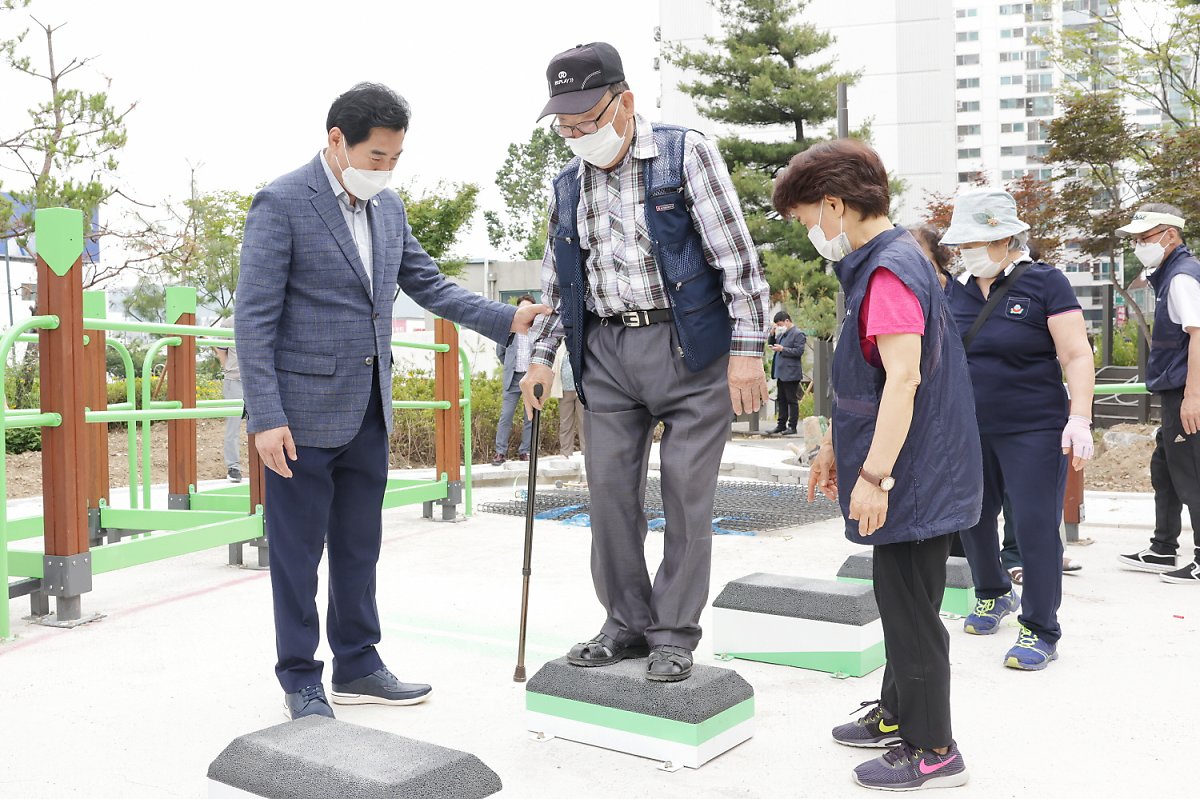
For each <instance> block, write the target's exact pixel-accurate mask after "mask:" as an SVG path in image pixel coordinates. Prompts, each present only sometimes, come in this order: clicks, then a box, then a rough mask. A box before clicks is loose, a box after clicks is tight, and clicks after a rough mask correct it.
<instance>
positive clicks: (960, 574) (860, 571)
mask: <svg viewBox="0 0 1200 799" xmlns="http://www.w3.org/2000/svg"><path fill="white" fill-rule="evenodd" d="M874 554H875V550H874V549H868V550H867V551H866V552H858V553H855V554H853V555H851V556H850V557H848V558H846V562H845V563H843V564H842V568H840V569H838V573H837V576H838V577H849V578H852V579H855V580H870V579H871V575H872V567H873V564H874V559H873V555H874ZM974 586H975V581H974V579H973V578H972V577H971V566H970V564H968V563H967V559H966V558H955V557H952V558H947V559H946V587H947V588H973V587H974Z"/></svg>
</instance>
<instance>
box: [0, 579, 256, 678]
mask: <svg viewBox="0 0 1200 799" xmlns="http://www.w3.org/2000/svg"><path fill="white" fill-rule="evenodd" d="M268 576H270V572H268V571H261V572H255V573H254V574H249V575H246V576H244V577H238V578H236V579H233V580H226V581H225V582H223V583H218V584H217V585H210V586H209V587H207V588H198V589H196V590H195V591H188V592H187V593H184V594H176V595H175V596H172V597H168V598H166V599H159V600H155V601H153V602H144V603H142V604H140V605H134V606H133V607H131V608H127V609H125V610H119V611H116V612H114V613H106V614H105V617H106V618H112V619H118V618H124V617H126V616H132V615H134V614H135V613H141V612H142V611H144V610H150V609H151V608H158V607H162V606H163V605H170V604H171V603H173V602H182V601H183V600H185V599H192V598H194V597H198V596H204V595H205V594H211V593H214V592H216V591H222V590H224V589H226V588H232V587H233V586H235V585H241V584H242V583H248V582H250V581H252V580H261V579H263V578H264V577H268ZM49 640H51V636H50V635H39V636H38V637H36V638H27V639H25V640H23V641H17V642H16V643H11V644H0V657H3V656H5V655H7V654H10V653H12V652H16V651H17V650H19V649H24V648H25V647H28V646H33V645H34V644H38V643H41V642H43V641H49Z"/></svg>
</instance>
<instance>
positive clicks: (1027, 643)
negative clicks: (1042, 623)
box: [1004, 625, 1058, 671]
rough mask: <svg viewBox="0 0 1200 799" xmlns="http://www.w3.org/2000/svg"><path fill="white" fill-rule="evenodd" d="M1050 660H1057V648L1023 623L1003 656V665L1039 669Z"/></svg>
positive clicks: (1012, 667) (1025, 669) (1023, 669)
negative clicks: (1013, 642) (1014, 641)
mask: <svg viewBox="0 0 1200 799" xmlns="http://www.w3.org/2000/svg"><path fill="white" fill-rule="evenodd" d="M1052 660H1058V648H1057V647H1056V646H1055V645H1054V644H1052V643H1050V642H1049V641H1043V640H1042V639H1041V638H1039V637H1038V635H1037V633H1035V632H1033V631H1032V630H1030V629H1029V628H1028V627H1026V626H1025V625H1021V633H1020V635H1018V636H1017V642H1016V643H1015V644H1013V648H1012V649H1010V650H1008V654H1007V655H1005V656H1004V665H1005V666H1008V667H1009V668H1010V669H1021V670H1022V671H1041V670H1042V669H1044V668H1046V667H1047V666H1049V665H1050V661H1052Z"/></svg>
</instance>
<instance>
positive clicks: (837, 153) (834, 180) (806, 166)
mask: <svg viewBox="0 0 1200 799" xmlns="http://www.w3.org/2000/svg"><path fill="white" fill-rule="evenodd" d="M773 202H774V205H775V208H776V210H777V211H778V212H779V213H780V214H781V215H782V216H783V217H784V218H786V219H794V220H797V221H799V222H800V223H801V224H803V225H805V226H806V227H807V228H808V236H809V239H811V240H812V243H813V245H814V246H815V247H816V249H817V251H818V252H820V253H821V255H822V256H823V257H825V258H826V259H828V260H830V261H834V262H835V264H834V271H835V272H836V273H837V277H838V280H839V282H840V283H841V285H842V290H843V291H844V292H845V295H846V316H845V321H844V322H843V324H842V327H841V332H840V333H839V340H838V346H837V347H836V348H835V350H834V357H833V387H834V394H835V396H836V397H837V401H836V403H835V406H834V410H833V424H832V426H831V428H830V435H829V436H828V437H827V438H826V440H825V442H824V443H823V444H822V446H821V449H820V452H819V454H818V455H817V457H816V458H815V459H814V460H813V463H812V467H811V469H810V471H809V475H810V476H809V497H810V499H811V498H812V497H813V496H814V490H815V489H816V488H820V489H821V492H822V493H824V494H825V495H826V496H829V497H830V498H831V499H837V500H839V501H840V503H841V507H842V515H843V516H844V517H845V519H846V537H847V538H849V539H850V540H851V541H854V542H856V543H862V544H869V545H872V546H873V547H874V566H873V570H874V590H875V597H876V600H877V603H878V605H879V618H880V623H881V625H882V626H883V638H884V647H885V648H886V649H887V666H886V668H885V670H884V675H883V688H882V692H881V694H880V698H879V699H877V700H872V701H870V702H864V703H863V706H864V707H869V708H870V709H869V710H868V712H866V713H865V714H864V715H863V716H862V717H861V718H859V719H858V720H857V721H853V722H850V723H847V724H843V725H841V726H839V727H836V728H835V729H834V730H833V738H834V740H835V741H837V742H838V743H841V744H845V745H847V746H857V747H880V748H882V747H891V748H890V751H888V752H887V753H886V754H884V755H883V756H882V757H878V758H875V759H873V760H868V761H867V762H865V763H862V764H861V765H859V766H858V767H857V768H856V769H854V779H855V780H856V781H857V782H858V784H860V785H862V786H864V787H867V788H875V789H879V790H916V789H920V788H949V787H953V786H957V785H962V784H964V783H965V782H966V781H967V770H966V766H965V764H964V763H963V758H962V754H961V753H960V752H959V750H958V746H957V744H956V743H955V742H954V739H953V735H952V732H951V728H950V637H949V635H948V634H947V632H946V628H945V626H944V625H943V624H942V620H941V618H940V616H939V613H938V611H939V605H940V603H941V599H942V594H943V592H944V590H945V585H946V557H947V555H948V554H949V552H950V534H951V533H953V532H954V531H955V530H959V529H963V528H967V527H970V526H971V525H973V524H975V522H976V521H978V519H979V503H980V495H981V492H982V487H983V475H982V468H981V466H980V455H979V432H978V430H977V428H976V426H975V414H974V403H973V400H972V397H971V391H970V387H969V380H968V376H967V364H966V358H965V357H964V356H963V350H962V344H961V343H960V341H959V339H958V336H957V335H955V330H954V322H953V321H952V319H951V317H950V312H949V308H948V307H947V305H946V299H945V294H944V292H943V291H942V288H941V286H940V285H939V284H938V280H937V277H936V275H935V274H934V271H933V268H932V266H931V265H930V263H929V262H928V261H927V260H926V259H925V256H924V254H923V253H922V252H921V249H920V247H919V245H918V244H917V242H916V240H914V239H913V237H912V236H911V235H910V234H909V232H908V231H907V230H904V229H903V228H899V227H895V226H893V225H892V223H891V222H890V221H889V220H888V217H887V213H888V205H889V194H888V180H887V172H886V171H885V170H884V168H883V164H882V163H881V162H880V160H879V156H878V155H877V154H876V153H875V151H874V150H872V149H871V148H870V147H868V146H866V145H865V144H863V143H861V142H856V141H854V140H851V139H838V140H836V141H831V142H823V143H821V144H816V145H813V146H812V147H809V148H808V149H807V150H805V151H804V152H802V153H800V154H799V155H797V156H795V157H794V158H792V160H791V162H790V163H789V164H788V167H787V169H786V171H784V172H783V173H782V174H781V175H780V177H779V179H778V180H777V181H776V183H775V192H774V197H773ZM918 387H919V390H918Z"/></svg>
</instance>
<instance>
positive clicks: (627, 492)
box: [521, 42, 768, 682]
mask: <svg viewBox="0 0 1200 799" xmlns="http://www.w3.org/2000/svg"><path fill="white" fill-rule="evenodd" d="M546 81H547V84H548V86H549V90H550V101H549V102H548V103H547V104H546V107H545V108H543V109H542V113H541V116H542V117H546V116H549V115H554V116H555V120H554V125H553V127H554V130H555V131H557V132H558V134H559V135H561V136H562V137H563V138H565V139H566V140H567V145H568V146H569V147H570V148H571V150H572V151H573V152H574V153H575V155H576V157H575V158H574V159H573V160H572V161H571V162H570V163H569V164H568V165H567V167H566V169H564V170H563V171H562V173H560V174H559V176H558V177H557V178H556V179H555V181H554V194H553V196H552V198H551V201H550V225H549V236H550V238H549V242H548V244H547V246H546V256H545V259H544V261H543V263H542V292H543V293H542V297H543V302H545V303H546V304H547V305H549V306H550V307H551V308H553V309H554V313H552V314H551V315H549V316H547V317H545V318H544V319H543V321H542V323H540V324H538V325H536V326H535V327H534V328H533V330H532V332H531V336H532V338H533V342H534V344H533V356H532V359H531V363H530V366H529V371H528V373H527V374H526V376H525V379H524V380H523V381H522V383H521V387H522V390H523V391H524V392H525V402H526V405H527V406H532V407H535V408H540V407H541V400H539V399H537V398H535V397H534V394H533V388H534V386H535V385H537V384H541V385H542V386H543V387H544V389H546V390H548V389H549V387H550V384H551V382H552V381H553V377H554V373H553V370H552V368H551V367H552V365H553V363H554V353H555V350H556V349H557V347H558V344H559V341H560V340H561V339H562V338H563V337H564V336H565V337H566V341H567V353H568V357H569V358H570V360H571V367H572V371H573V373H574V375H575V380H576V391H577V392H578V396H579V399H580V401H582V402H583V404H584V406H585V408H586V412H585V415H584V429H585V430H586V431H587V441H588V447H587V450H586V451H585V453H584V460H585V464H586V467H587V475H588V484H589V487H590V488H591V491H592V496H593V497H594V498H595V500H596V501H594V502H593V503H592V505H591V522H592V579H593V581H594V583H595V588H596V595H597V596H598V597H599V599H600V603H601V604H602V605H603V606H604V609H605V611H606V613H607V618H606V620H605V622H604V625H603V626H602V627H601V630H600V632H599V634H597V635H596V636H595V637H593V638H592V639H591V640H589V641H586V642H584V643H581V644H578V645H576V646H575V647H574V648H573V649H571V651H570V653H569V654H568V656H567V657H568V660H569V661H570V662H571V663H573V664H574V665H576V666H607V665H609V664H612V663H617V662H619V661H621V660H623V659H625V658H628V657H640V656H645V655H646V654H647V653H648V654H649V661H648V663H647V677H648V678H649V679H651V680H658V681H664V682H672V681H677V680H682V679H686V678H687V677H688V676H689V675H690V673H691V669H692V652H693V651H694V650H695V648H696V644H697V643H698V642H699V640H700V626H699V624H698V622H699V619H700V612H701V611H702V610H703V609H704V605H705V604H706V603H707V601H708V587H709V570H710V565H711V558H712V507H713V495H714V493H715V489H716V482H717V471H718V468H719V466H720V462H721V453H722V450H723V448H724V443H725V440H726V438H727V436H728V431H729V423H730V419H731V416H732V413H742V412H755V411H757V410H758V409H759V406H760V405H761V403H762V402H764V401H765V400H766V398H767V383H766V376H765V374H764V372H763V362H762V355H763V345H764V343H765V341H766V327H767V315H766V312H767V295H768V290H767V284H766V280H765V279H764V277H763V272H762V267H761V265H760V264H759V260H758V255H757V253H756V252H755V249H754V243H753V242H752V241H751V239H750V234H749V232H748V231H747V230H746V223H745V220H744V219H743V218H742V212H741V208H740V206H739V203H738V198H737V195H736V193H735V192H734V189H733V185H732V183H731V181H730V179H729V173H728V172H727V171H726V168H725V162H724V161H723V160H722V158H721V155H720V153H719V152H717V148H716V147H715V146H714V145H713V144H712V143H711V142H709V141H708V140H706V139H705V138H704V137H703V136H702V135H700V134H699V133H696V132H695V131H689V130H687V129H685V128H680V127H674V126H670V125H659V124H651V123H650V122H648V121H647V120H646V119H645V118H644V117H642V116H639V115H638V114H636V113H635V111H634V97H633V93H632V92H631V91H630V90H629V85H628V84H627V83H626V82H625V74H624V71H623V69H622V66H621V58H620V56H619V55H618V54H617V51H616V50H615V49H613V47H612V46H611V45H608V44H605V43H603V42H594V43H592V44H586V45H580V46H578V47H575V48H572V49H571V50H567V51H566V52H563V53H559V54H558V55H556V56H554V58H553V59H551V61H550V66H549V68H548V69H547V70H546ZM546 396H549V395H548V393H547V394H546ZM659 422H662V423H663V426H664V431H663V436H662V444H661V451H660V461H661V463H662V467H661V470H662V495H663V507H664V511H665V514H666V532H665V539H666V540H665V542H664V553H663V561H662V565H661V566H660V567H659V569H658V573H657V575H656V576H655V578H654V580H653V582H651V580H650V578H649V577H648V575H647V569H646V560H645V540H646V528H647V525H646V515H645V512H644V496H645V490H646V471H647V463H648V460H649V455H650V445H651V442H652V440H653V431H654V428H655V427H656V426H657V425H658V423H659Z"/></svg>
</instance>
